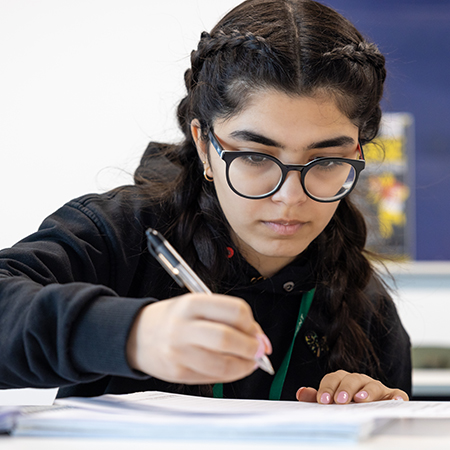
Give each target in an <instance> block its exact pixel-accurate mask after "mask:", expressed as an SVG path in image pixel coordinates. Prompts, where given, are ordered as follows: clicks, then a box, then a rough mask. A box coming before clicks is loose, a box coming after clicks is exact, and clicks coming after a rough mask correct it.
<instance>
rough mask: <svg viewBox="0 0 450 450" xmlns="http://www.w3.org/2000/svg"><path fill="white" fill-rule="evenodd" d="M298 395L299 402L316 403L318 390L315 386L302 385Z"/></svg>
mask: <svg viewBox="0 0 450 450" xmlns="http://www.w3.org/2000/svg"><path fill="white" fill-rule="evenodd" d="M296 397H297V400H298V401H299V402H308V403H316V402H317V390H316V389H314V388H307V387H302V388H300V389H299V390H298V391H297V395H296Z"/></svg>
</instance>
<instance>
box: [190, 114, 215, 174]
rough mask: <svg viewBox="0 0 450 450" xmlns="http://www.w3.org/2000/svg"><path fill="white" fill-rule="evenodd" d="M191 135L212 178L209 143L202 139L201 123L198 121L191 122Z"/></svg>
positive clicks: (206, 170) (199, 155)
mask: <svg viewBox="0 0 450 450" xmlns="http://www.w3.org/2000/svg"><path fill="white" fill-rule="evenodd" d="M191 134H192V139H194V142H195V146H196V147H197V153H198V157H199V158H200V161H201V162H202V164H203V165H204V167H205V172H206V173H207V175H208V176H210V177H212V173H211V167H210V164H209V154H208V143H207V142H206V141H205V140H203V139H202V138H201V127H200V122H199V121H198V120H197V119H194V120H192V122H191Z"/></svg>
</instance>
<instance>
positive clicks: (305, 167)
mask: <svg viewBox="0 0 450 450" xmlns="http://www.w3.org/2000/svg"><path fill="white" fill-rule="evenodd" d="M208 137H209V139H210V141H211V144H212V145H213V147H214V148H215V150H216V152H217V153H218V155H219V156H220V158H221V159H222V160H223V161H225V164H226V166H227V167H226V177H227V182H228V186H229V187H230V189H231V190H232V191H233V192H234V193H236V194H237V195H239V196H241V197H244V198H248V199H253V200H259V199H262V198H267V197H270V196H271V195H273V194H275V193H276V192H278V191H279V190H280V189H281V186H283V183H284V182H285V180H286V177H287V174H288V173H289V172H290V171H291V170H296V171H297V172H300V183H301V185H302V188H303V191H304V192H305V194H306V195H307V196H308V197H309V198H311V199H313V200H315V201H316V202H321V203H332V202H336V201H338V200H341V199H343V198H344V197H346V196H347V195H348V194H350V192H352V190H353V189H354V187H355V186H356V184H357V182H358V178H359V174H360V173H361V171H362V170H364V167H365V166H366V161H365V159H364V152H363V148H362V145H361V142H359V150H360V154H361V159H351V158H338V157H323V158H317V159H315V160H314V161H311V162H309V163H307V164H283V163H282V162H281V161H280V160H279V159H277V158H275V157H274V156H272V155H267V154H265V153H259V152H245V151H236V150H234V151H233V150H224V148H223V147H222V145H221V144H220V142H219V140H218V139H217V137H216V135H215V134H214V132H213V131H212V130H210V131H208ZM252 155H253V156H254V155H261V156H262V157H264V158H268V159H270V160H272V161H273V162H275V163H276V164H277V165H278V166H279V167H280V169H281V178H280V181H279V182H278V184H277V185H276V186H275V188H274V189H272V190H271V191H270V192H268V193H267V194H263V195H257V196H249V195H245V194H242V193H241V192H239V191H237V190H236V189H235V188H234V186H233V185H232V183H231V181H230V176H229V172H230V164H231V163H232V161H233V160H234V159H236V158H239V157H240V156H252ZM334 161H336V162H346V163H348V164H350V165H351V166H353V168H354V169H355V181H354V183H353V185H352V187H351V188H350V189H349V190H348V191H346V192H344V193H343V194H341V195H338V196H337V197H335V198H333V199H330V200H326V199H320V198H317V197H314V195H312V194H311V193H309V192H308V190H307V189H306V187H305V182H304V180H305V175H306V174H307V173H308V171H309V170H311V169H312V168H313V167H315V166H317V165H318V164H321V163H323V162H334Z"/></svg>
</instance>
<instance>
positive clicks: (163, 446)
mask: <svg viewBox="0 0 450 450" xmlns="http://www.w3.org/2000/svg"><path fill="white" fill-rule="evenodd" d="M0 448H1V449H2V450H19V449H20V450H24V449H27V450H28V449H33V450H75V449H77V450H78V449H80V448H82V449H83V450H123V449H128V448H132V449H133V450H144V449H145V450H149V449H151V450H229V449H230V448H232V449H233V450H291V449H292V450H293V449H297V450H298V449H300V450H301V449H309V450H331V449H336V448H341V449H343V448H345V449H347V448H351V449H356V450H359V449H366V450H369V449H383V450H419V449H420V450H434V449H445V450H448V449H449V448H450V419H408V420H398V421H393V422H392V423H391V424H390V425H388V426H386V427H385V428H383V429H382V430H380V431H379V433H378V434H377V435H375V436H372V437H370V438H368V439H366V440H364V441H362V442H358V443H355V444H352V443H345V444H337V443H330V444H313V443H281V442H266V443H261V442H238V441H222V442H218V441H191V440H189V441H168V440H165V441H159V440H151V439H114V440H113V439H84V438H80V439H74V438H67V439H61V438H25V437H9V436H0Z"/></svg>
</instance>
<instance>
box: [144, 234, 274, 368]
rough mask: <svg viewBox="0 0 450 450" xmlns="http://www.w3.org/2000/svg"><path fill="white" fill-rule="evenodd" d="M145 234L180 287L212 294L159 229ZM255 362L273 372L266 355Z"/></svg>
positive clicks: (153, 250)
mask: <svg viewBox="0 0 450 450" xmlns="http://www.w3.org/2000/svg"><path fill="white" fill-rule="evenodd" d="M145 234H146V235H147V247H148V250H149V252H150V253H151V254H152V255H153V256H154V257H155V258H156V259H157V260H158V262H159V263H160V264H161V265H162V266H163V267H164V268H165V269H166V270H167V272H168V273H169V274H170V275H171V276H172V278H173V279H174V280H175V281H176V282H177V283H178V284H179V285H180V286H181V287H186V288H187V289H189V291H190V292H198V293H204V294H210V295H211V294H212V292H211V291H210V289H209V288H208V286H206V285H205V283H203V281H202V280H201V279H200V278H199V277H198V275H197V274H196V273H195V272H194V271H193V270H192V269H191V268H190V267H189V266H188V265H187V263H186V261H184V259H183V258H182V257H181V256H180V255H179V253H178V252H177V251H176V250H175V249H174V248H173V247H172V245H171V244H170V243H169V242H168V241H167V239H166V238H165V237H164V236H163V235H162V234H161V233H160V232H159V231H157V230H154V229H153V228H149V229H148V230H147V231H146V232H145ZM256 363H257V364H258V367H259V368H260V369H262V370H264V371H266V372H267V373H269V374H270V375H273V374H274V373H275V371H274V370H273V367H272V364H271V362H270V360H269V358H268V357H267V356H266V355H263V356H261V357H260V358H258V359H256Z"/></svg>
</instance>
